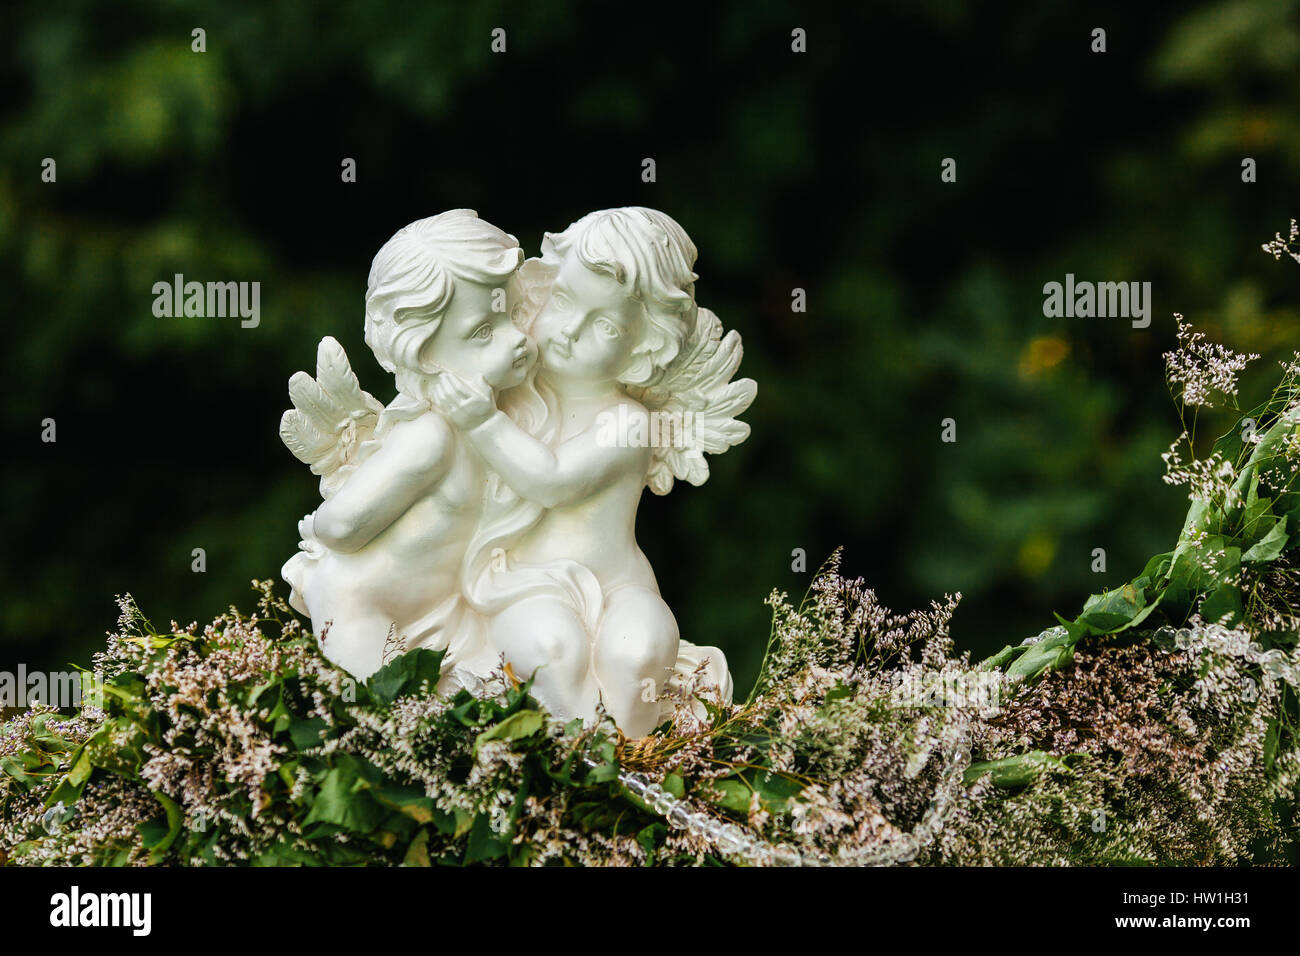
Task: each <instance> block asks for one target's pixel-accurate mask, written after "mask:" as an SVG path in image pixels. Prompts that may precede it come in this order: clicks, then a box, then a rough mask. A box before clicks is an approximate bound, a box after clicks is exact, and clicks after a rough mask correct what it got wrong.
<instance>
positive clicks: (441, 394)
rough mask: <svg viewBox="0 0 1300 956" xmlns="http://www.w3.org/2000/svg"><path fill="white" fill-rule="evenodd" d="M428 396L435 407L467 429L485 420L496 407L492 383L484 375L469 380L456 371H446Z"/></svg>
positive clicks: (460, 426) (439, 377) (447, 417)
mask: <svg viewBox="0 0 1300 956" xmlns="http://www.w3.org/2000/svg"><path fill="white" fill-rule="evenodd" d="M429 398H430V401H431V402H432V403H433V407H434V409H435V410H436V411H438V412H439V413H441V414H442V415H443V416H444V417H445V418H446V419H447V420H448V421H449V422H451V423H452V424H453V425H455V426H456V427H457V428H461V429H464V430H466V431H468V430H469V429H471V428H475V427H476V426H478V425H481V424H483V423H484V422H485V421H487V420H488V419H489V418H491V417H492V415H493V413H495V412H496V410H497V406H496V400H495V399H494V398H493V396H492V386H490V385H488V383H487V381H486V380H485V379H484V378H483V376H482V375H479V376H477V378H476V380H475V381H473V382H469V381H466V380H465V379H463V378H461V377H460V376H459V375H457V374H456V373H455V372H450V371H444V372H443V373H442V374H441V375H439V376H438V381H437V383H435V384H434V386H433V388H432V389H431V390H430V392H429Z"/></svg>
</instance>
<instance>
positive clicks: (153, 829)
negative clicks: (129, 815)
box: [139, 790, 185, 863]
mask: <svg viewBox="0 0 1300 956" xmlns="http://www.w3.org/2000/svg"><path fill="white" fill-rule="evenodd" d="M149 792H150V793H151V794H153V797H154V799H155V800H157V801H158V802H159V803H160V804H161V805H162V808H163V813H164V815H165V817H164V819H163V820H150V821H148V822H146V823H141V824H140V825H139V830H140V835H141V837H142V838H143V839H142V840H141V843H142V845H143V846H144V848H145V849H146V850H148V851H149V861H150V862H151V863H157V862H159V861H160V860H162V859H163V858H164V857H165V856H166V855H167V850H168V848H170V847H171V845H172V844H173V843H174V842H175V841H176V837H178V836H179V835H180V832H181V829H182V827H183V826H184V825H185V814H184V813H182V812H181V808H180V807H179V806H178V805H177V804H176V801H175V800H173V799H172V798H171V797H169V796H167V794H165V793H162V792H161V791H158V790H151V791H149Z"/></svg>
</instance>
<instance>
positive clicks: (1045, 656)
mask: <svg viewBox="0 0 1300 956" xmlns="http://www.w3.org/2000/svg"><path fill="white" fill-rule="evenodd" d="M1082 632H1083V628H1080V634H1081V633H1082ZM1080 634H1073V633H1071V632H1070V631H1069V630H1067V631H1066V633H1064V634H1053V635H1052V636H1051V637H1047V638H1044V639H1043V640H1041V641H1039V642H1038V643H1037V644H1034V645H1032V646H1031V647H1030V648H1029V649H1028V650H1027V651H1025V652H1024V653H1023V654H1021V655H1020V656H1019V657H1018V658H1016V659H1015V661H1014V662H1012V664H1011V666H1010V667H1008V668H1007V675H1008V676H1010V677H1036V676H1038V675H1039V674H1041V673H1042V672H1043V671H1045V670H1056V669H1057V668H1059V667H1062V666H1064V665H1065V664H1066V663H1068V662H1069V661H1070V659H1071V658H1072V657H1073V656H1074V645H1075V643H1076V642H1077V641H1078V639H1079V636H1080Z"/></svg>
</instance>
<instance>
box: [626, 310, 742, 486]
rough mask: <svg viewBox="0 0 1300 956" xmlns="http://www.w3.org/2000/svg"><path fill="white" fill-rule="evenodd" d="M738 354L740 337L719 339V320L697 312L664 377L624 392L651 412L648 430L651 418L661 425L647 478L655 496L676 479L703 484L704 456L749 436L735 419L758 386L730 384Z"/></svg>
mask: <svg viewBox="0 0 1300 956" xmlns="http://www.w3.org/2000/svg"><path fill="white" fill-rule="evenodd" d="M742 354H743V349H742V348H741V345H740V334H739V333H737V332H736V331H734V330H733V331H731V332H728V333H727V334H726V336H723V334H722V322H721V321H720V320H719V319H718V317H717V316H716V315H714V314H713V313H712V312H710V311H709V310H708V309H699V310H698V311H697V314H696V319H695V329H694V332H693V333H692V334H691V335H690V337H689V338H688V339H687V340H686V345H685V347H684V348H683V349H682V351H681V353H680V354H679V355H678V356H677V358H676V359H675V360H674V361H673V363H672V364H671V365H670V366H669V367H668V370H667V372H666V373H665V375H664V377H663V378H662V379H661V380H660V381H659V382H657V383H656V384H654V385H652V386H646V387H644V388H636V389H634V388H629V389H628V392H629V393H630V394H631V395H632V397H633V398H635V399H637V400H638V401H640V402H641V403H642V404H643V405H645V407H646V409H647V410H648V411H649V412H650V413H651V421H652V426H651V427H652V429H653V428H654V425H653V422H654V421H655V416H656V414H657V415H658V420H659V421H660V422H661V423H666V425H665V427H661V428H660V430H659V435H660V439H661V440H659V441H657V442H655V443H654V445H655V447H654V454H653V456H652V457H651V461H650V471H649V473H648V474H647V476H646V484H647V485H649V486H650V490H651V491H653V492H654V493H655V494H657V495H666V494H668V492H669V491H671V490H672V487H673V480H674V479H675V478H681V479H683V480H685V481H689V482H690V483H691V484H693V485H702V484H704V482H706V481H707V480H708V478H709V463H708V462H707V461H705V460H704V453H705V452H708V453H709V454H713V455H718V454H721V453H722V452H724V451H726V450H727V449H728V448H730V447H731V446H732V445H739V444H740V443H741V442H742V441H744V440H745V439H746V438H748V437H749V426H748V425H747V424H745V423H744V422H742V421H738V420H737V419H736V416H737V415H739V414H740V413H741V412H743V411H744V410H745V409H747V408H749V405H750V403H751V402H753V401H754V395H755V394H756V393H757V391H758V384H757V383H756V382H755V381H754V380H753V379H752V378H742V379H738V380H736V381H734V382H733V381H731V376H733V375H735V374H736V369H738V368H739V367H740V358H741V355H742ZM665 435H667V436H669V439H670V440H664V436H665Z"/></svg>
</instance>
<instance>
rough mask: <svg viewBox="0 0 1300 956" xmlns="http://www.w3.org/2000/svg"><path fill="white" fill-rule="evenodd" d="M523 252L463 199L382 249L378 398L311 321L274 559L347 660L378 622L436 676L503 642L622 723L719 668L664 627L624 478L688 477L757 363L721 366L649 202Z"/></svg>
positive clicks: (469, 676)
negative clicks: (314, 506)
mask: <svg viewBox="0 0 1300 956" xmlns="http://www.w3.org/2000/svg"><path fill="white" fill-rule="evenodd" d="M521 256H522V253H521V252H520V251H519V249H518V244H517V242H516V241H515V240H514V238H513V237H511V236H508V235H506V234H505V233H502V232H500V231H499V230H497V229H495V228H494V227H492V226H489V225H488V224H486V223H484V222H482V220H479V219H478V218H477V216H475V215H474V214H473V213H472V212H469V211H467V210H456V211H453V212H449V213H444V214H442V215H441V216H435V217H433V218H431V219H425V220H421V221H420V222H417V223H412V224H411V225H410V226H407V227H406V228H405V229H403V230H402V231H401V232H399V233H398V234H397V235H396V236H394V237H393V239H391V240H390V241H389V243H388V244H387V245H385V247H384V248H383V249H381V250H380V253H379V255H377V256H376V258H375V263H374V265H373V266H372V269H371V274H370V288H369V290H368V292H367V298H366V301H367V309H366V342H367V344H369V345H370V346H371V348H372V349H374V351H375V354H376V357H377V358H378V359H379V361H380V364H381V365H383V366H384V367H385V368H386V369H387V370H389V371H391V372H394V374H395V377H396V382H397V387H398V392H399V394H398V397H397V399H395V400H394V401H393V402H392V403H391V404H390V405H389V406H387V407H386V408H381V406H380V405H379V403H378V402H377V401H375V400H374V399H373V398H371V397H370V396H369V395H367V394H366V393H365V392H363V391H361V389H360V386H359V385H358V383H357V382H356V379H355V376H353V374H352V372H351V369H350V367H349V366H348V364H347V359H346V357H345V356H344V355H343V352H342V349H341V348H340V347H339V346H338V344H337V343H335V342H334V341H333V340H332V339H326V340H325V341H323V342H322V343H321V347H320V352H319V355H318V372H317V378H316V379H315V380H312V379H311V378H310V376H307V375H306V374H305V373H298V375H295V376H294V378H293V379H291V381H290V395H291V397H292V399H293V402H294V406H295V408H294V409H291V410H290V411H289V412H286V413H285V417H284V419H283V421H282V423H281V436H282V438H283V439H284V441H285V443H286V445H288V446H289V448H290V450H292V451H293V452H294V454H295V455H297V456H298V457H299V458H300V459H301V460H303V461H305V462H307V463H309V464H310V465H311V466H312V470H313V472H314V473H316V474H318V475H320V476H321V493H322V496H323V497H324V498H325V502H324V503H323V504H322V505H321V507H320V508H319V509H318V510H317V511H316V513H315V514H314V515H310V516H308V517H307V518H305V519H304V520H303V522H302V524H301V525H300V529H301V531H302V537H303V541H302V543H301V545H300V547H301V549H302V550H301V551H300V553H299V554H298V555H296V556H295V557H294V558H292V559H290V561H289V563H288V564H286V565H285V568H284V572H283V574H284V577H285V579H286V580H287V581H289V583H290V584H291V585H292V586H293V595H292V601H293V602H294V606H295V607H296V608H298V609H299V610H301V611H303V613H307V614H310V616H311V618H312V623H313V627H314V629H315V630H316V632H317V633H318V634H322V635H323V637H322V640H323V647H324V650H325V653H326V654H327V655H328V656H329V657H330V658H331V659H332V660H335V661H336V662H337V663H339V664H340V665H341V666H343V667H345V668H347V669H349V670H351V671H352V672H353V673H354V674H357V675H358V676H363V677H364V676H366V675H368V674H369V673H371V672H373V671H374V670H375V669H376V668H377V667H378V666H379V665H380V663H381V662H382V660H383V656H384V649H385V647H387V646H389V645H391V643H392V642H393V641H397V642H400V644H401V645H402V646H404V647H408V648H409V647H415V646H423V647H430V648H435V649H442V650H445V651H446V652H447V653H446V656H445V657H444V668H443V673H444V677H443V682H444V685H445V688H446V689H450V688H452V687H455V686H474V682H475V681H480V682H481V681H482V680H484V679H486V676H487V675H488V674H490V673H491V672H492V671H493V670H494V669H499V668H500V667H501V664H502V661H503V660H504V662H505V663H507V664H509V665H510V667H511V669H512V670H513V672H514V673H516V674H519V675H521V676H528V677H531V678H532V679H533V687H532V691H533V694H534V696H535V697H536V698H537V699H538V700H539V701H540V702H541V703H542V704H543V705H545V706H546V707H547V709H548V710H550V711H551V713H552V714H554V715H555V716H557V717H561V718H570V717H574V716H580V717H583V718H584V719H590V718H592V717H593V716H595V714H596V713H597V712H598V711H599V710H601V709H603V710H604V711H606V712H607V713H609V714H610V716H612V717H613V719H614V720H615V722H616V723H617V724H618V726H619V727H620V729H622V731H623V732H624V733H625V734H626V735H628V736H630V737H637V736H642V735H644V734H646V733H649V732H650V731H651V730H652V729H653V728H654V727H655V726H656V725H657V724H658V723H659V722H660V721H661V720H662V719H664V717H665V716H666V715H667V714H670V713H671V710H672V707H673V706H675V703H674V701H675V700H676V701H680V699H681V696H682V693H683V691H684V692H685V693H687V694H689V693H690V691H691V689H692V688H694V687H695V686H696V685H697V681H699V682H701V683H702V684H703V685H704V686H709V687H712V688H713V689H714V693H716V694H717V695H718V696H719V697H721V698H723V699H729V698H730V695H731V678H730V675H729V673H728V670H727V666H726V659H725V657H724V656H723V654H722V652H721V651H719V650H718V649H717V648H713V647H701V646H696V645H694V644H691V643H689V642H687V641H683V640H681V639H680V635H679V631H678V626H677V622H676V620H675V618H674V617H673V614H672V611H671V610H670V609H669V608H668V606H667V605H666V604H665V603H664V601H663V598H662V597H661V596H660V593H659V588H658V584H657V583H656V580H655V576H654V572H653V570H652V569H651V567H650V563H649V561H648V560H647V559H646V557H645V555H644V554H643V553H642V552H641V549H640V548H639V547H638V546H637V543H636V538H635V526H636V512H637V507H638V504H639V502H640V498H641V492H642V489H643V488H644V487H646V486H647V485H648V486H649V487H650V489H651V491H653V492H655V493H656V494H661V495H662V494H667V493H668V492H669V491H670V490H671V489H672V487H673V483H674V481H675V480H676V479H684V480H686V481H688V482H690V483H691V484H695V485H700V484H703V483H704V481H705V480H706V479H707V478H708V474H709V470H708V464H707V463H706V462H705V460H704V453H705V452H709V453H713V454H717V453H721V452H723V451H726V450H727V449H728V448H730V447H731V446H732V445H735V444H738V443H739V442H741V441H743V440H744V439H745V438H746V437H747V436H748V433H749V427H748V426H747V425H745V424H744V423H742V422H740V421H738V420H736V416H737V415H739V414H740V413H742V412H743V411H744V410H745V409H746V408H748V407H749V405H750V403H751V402H752V401H753V399H754V395H755V391H756V386H755V383H754V382H753V381H752V380H750V379H740V380H737V381H734V382H733V381H731V379H732V376H733V375H734V374H735V372H736V370H737V368H738V367H739V364H740V359H741V345H740V337H739V335H737V333H735V332H734V331H733V332H730V333H728V334H727V335H726V336H725V337H724V336H723V334H722V326H721V323H720V322H719V320H718V318H717V317H716V316H715V315H714V314H713V313H712V312H710V311H709V310H707V309H703V308H699V307H698V306H697V305H696V303H695V281H696V279H697V278H698V277H697V276H696V274H695V273H694V272H693V271H692V267H693V266H694V263H695V258H696V250H695V246H694V244H693V243H692V242H691V240H690V238H689V237H688V236H687V235H686V233H685V231H684V230H683V229H682V228H681V226H679V225H678V224H677V223H676V222H675V221H674V220H673V219H671V218H670V217H668V216H666V215H664V214H663V213H661V212H657V211H655V210H651V209H643V208H637V207H632V208H624V209H610V210H604V211H601V212H595V213H591V214H590V215H588V216H585V217H583V218H582V219H579V220H578V221H577V222H575V223H573V224H572V225H571V226H570V227H569V228H568V229H566V230H564V231H563V232H561V233H558V234H549V233H548V234H547V235H546V237H545V239H544V240H543V243H542V254H541V256H540V257H539V258H536V259H530V260H528V261H527V262H524V263H523V264H522V265H518V264H517V259H518V258H519V257H521ZM511 258H514V259H515V260H516V265H517V268H514V267H512V268H510V269H504V268H503V267H504V266H505V264H506V262H507V261H508V260H509V259H511ZM488 260H490V262H489V261H488ZM445 339H446V340H450V341H444V340H445Z"/></svg>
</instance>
